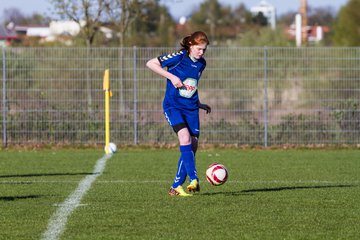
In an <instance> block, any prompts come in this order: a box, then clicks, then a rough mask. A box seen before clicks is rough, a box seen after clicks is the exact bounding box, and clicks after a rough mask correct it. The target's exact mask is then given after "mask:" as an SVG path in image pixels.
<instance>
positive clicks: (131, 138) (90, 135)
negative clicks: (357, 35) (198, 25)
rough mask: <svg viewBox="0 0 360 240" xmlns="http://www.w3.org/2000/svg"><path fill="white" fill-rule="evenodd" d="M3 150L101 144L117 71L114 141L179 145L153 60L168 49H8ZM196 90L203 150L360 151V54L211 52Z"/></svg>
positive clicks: (264, 50) (356, 51)
mask: <svg viewBox="0 0 360 240" xmlns="http://www.w3.org/2000/svg"><path fill="white" fill-rule="evenodd" d="M1 51H2V54H1V58H0V64H1V66H2V78H3V79H2V81H1V89H2V91H1V93H0V94H1V95H0V99H1V106H0V111H1V116H0V122H1V124H2V128H1V136H2V145H4V146H6V145H7V144H27V143H29V144H34V143H63V144H67V143H69V144H70V143H77V144H93V143H103V142H104V139H105V136H104V135H105V133H104V93H103V90H102V77H103V73H104V70H105V69H109V70H110V79H111V88H112V92H113V97H112V98H111V123H110V127H111V141H113V142H116V143H118V144H151V143H176V142H177V141H176V138H175V136H174V133H172V130H171V129H170V127H169V126H168V125H167V123H166V121H165V120H164V117H163V114H162V98H163V95H164V91H165V80H164V79H163V78H161V77H159V76H157V75H155V74H153V73H152V72H151V71H150V70H148V69H147V68H146V66H145V63H146V61H147V60H148V59H150V58H153V57H156V56H158V55H159V54H162V53H170V52H171V51H173V49H169V48H136V47H134V48H92V49H87V48H2V49H1ZM206 60H207V68H206V70H205V72H204V73H203V76H202V78H201V80H200V83H199V89H200V90H199V95H200V99H201V101H202V102H204V103H207V104H209V105H210V106H211V107H212V109H213V112H212V113H211V114H210V115H206V114H204V113H201V116H200V117H201V124H202V125H201V137H200V141H201V142H203V143H213V144H250V145H263V146H271V145H278V144H359V143H360V68H359V66H360V48H280V47H263V48H228V47H226V48H225V47H224V48H222V47H211V48H209V49H208V51H207V53H206Z"/></svg>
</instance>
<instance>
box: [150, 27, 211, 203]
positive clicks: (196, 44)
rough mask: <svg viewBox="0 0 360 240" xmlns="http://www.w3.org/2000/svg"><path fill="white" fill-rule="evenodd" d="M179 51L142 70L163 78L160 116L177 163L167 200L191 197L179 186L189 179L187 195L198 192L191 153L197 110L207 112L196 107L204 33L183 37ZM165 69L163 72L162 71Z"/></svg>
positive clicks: (205, 42) (195, 137) (205, 107)
mask: <svg viewBox="0 0 360 240" xmlns="http://www.w3.org/2000/svg"><path fill="white" fill-rule="evenodd" d="M180 45H181V47H182V48H181V50H180V51H177V52H174V53H171V54H167V55H162V56H159V57H157V58H153V59H151V60H149V61H148V62H147V63H146V66H147V67H148V68H150V69H151V70H152V71H153V72H155V73H157V74H159V75H160V76H162V77H165V78H167V85H166V92H165V97H164V101H163V108H164V115H165V118H166V120H167V121H168V123H169V124H170V126H171V127H172V128H173V130H174V132H175V133H176V134H177V136H178V139H179V143H180V159H179V161H178V168H177V172H176V176H175V179H174V182H173V184H172V186H171V188H170V190H169V195H170V196H184V197H185V196H191V194H189V193H187V192H185V191H184V189H183V187H182V184H183V183H184V182H185V180H186V176H189V179H190V184H189V185H188V186H187V190H188V191H189V192H199V191H200V184H199V178H198V176H197V173H196V164H195V153H196V150H197V146H198V137H199V135H200V123H199V109H203V110H205V111H206V113H210V112H211V108H210V106H208V105H207V104H202V103H200V100H199V95H198V82H199V79H200V77H201V74H202V72H203V71H204V69H205V67H206V61H205V59H204V58H203V55H204V54H205V51H206V48H207V46H208V45H209V40H208V38H207V36H206V34H205V33H204V32H201V31H198V32H194V33H192V34H191V35H189V36H186V37H184V39H183V40H182V41H181V43H180ZM165 67H166V68H167V70H165V69H164V68H165Z"/></svg>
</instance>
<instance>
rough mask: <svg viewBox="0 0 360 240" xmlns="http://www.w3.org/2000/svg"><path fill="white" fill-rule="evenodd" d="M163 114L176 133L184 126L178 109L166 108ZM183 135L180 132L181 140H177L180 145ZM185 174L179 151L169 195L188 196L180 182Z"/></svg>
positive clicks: (183, 162) (183, 180) (184, 178)
mask: <svg viewBox="0 0 360 240" xmlns="http://www.w3.org/2000/svg"><path fill="white" fill-rule="evenodd" d="M164 114H165V118H166V120H167V121H168V122H169V124H170V126H171V127H172V128H173V130H174V132H175V133H176V134H177V135H178V132H179V131H181V130H182V129H183V128H186V124H185V123H184V122H185V120H184V119H183V117H182V114H181V112H180V111H178V110H176V109H168V110H165V111H164ZM185 135H186V134H185ZM185 135H184V134H182V132H181V133H180V137H181V141H180V140H179V142H180V145H181V143H182V142H183V139H184V136H185ZM178 138H179V135H178ZM185 138H186V137H185ZM185 155H186V154H185ZM186 176H187V171H186V167H185V161H184V157H183V156H182V154H181V153H180V158H179V161H178V167H177V171H176V175H175V178H174V181H173V184H172V186H171V188H170V190H169V195H171V196H174V195H179V196H188V195H189V194H187V193H186V192H185V191H184V190H183V188H182V184H183V183H184V182H185V180H186Z"/></svg>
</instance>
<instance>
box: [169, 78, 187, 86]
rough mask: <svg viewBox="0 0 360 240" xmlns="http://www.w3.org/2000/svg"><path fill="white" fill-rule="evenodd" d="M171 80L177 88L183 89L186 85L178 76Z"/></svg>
mask: <svg viewBox="0 0 360 240" xmlns="http://www.w3.org/2000/svg"><path fill="white" fill-rule="evenodd" d="M170 80H171V82H172V84H173V85H174V87H175V88H182V87H183V86H184V84H183V83H182V81H181V80H180V78H178V77H176V76H174V77H173V78H171V79H170Z"/></svg>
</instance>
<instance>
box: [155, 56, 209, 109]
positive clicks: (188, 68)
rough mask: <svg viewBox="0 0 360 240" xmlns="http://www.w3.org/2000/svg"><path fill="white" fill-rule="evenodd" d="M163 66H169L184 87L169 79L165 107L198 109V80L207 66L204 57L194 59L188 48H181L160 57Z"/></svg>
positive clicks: (169, 70) (168, 68)
mask: <svg viewBox="0 0 360 240" xmlns="http://www.w3.org/2000/svg"><path fill="white" fill-rule="evenodd" d="M158 60H159V62H160V64H161V67H163V68H164V67H167V70H168V72H170V73H172V74H174V75H175V76H177V77H178V78H180V80H181V81H182V82H183V84H184V87H183V88H182V89H177V88H175V87H174V85H173V84H172V83H171V81H170V80H169V79H167V83H166V92H165V97H164V102H163V107H164V109H165V110H166V109H170V108H178V109H186V110H195V109H198V108H199V107H198V101H199V96H198V91H197V88H198V82H199V80H200V77H201V74H202V72H203V71H204V69H205V67H206V61H205V59H204V58H200V59H197V60H192V59H191V58H190V57H189V55H188V53H187V51H186V50H180V51H178V52H174V53H171V54H167V55H162V56H159V57H158Z"/></svg>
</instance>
